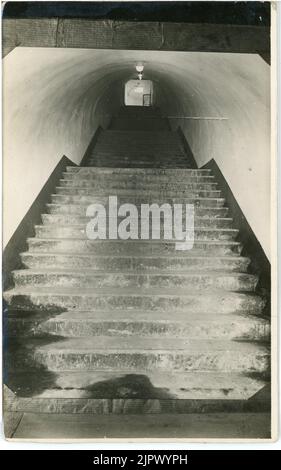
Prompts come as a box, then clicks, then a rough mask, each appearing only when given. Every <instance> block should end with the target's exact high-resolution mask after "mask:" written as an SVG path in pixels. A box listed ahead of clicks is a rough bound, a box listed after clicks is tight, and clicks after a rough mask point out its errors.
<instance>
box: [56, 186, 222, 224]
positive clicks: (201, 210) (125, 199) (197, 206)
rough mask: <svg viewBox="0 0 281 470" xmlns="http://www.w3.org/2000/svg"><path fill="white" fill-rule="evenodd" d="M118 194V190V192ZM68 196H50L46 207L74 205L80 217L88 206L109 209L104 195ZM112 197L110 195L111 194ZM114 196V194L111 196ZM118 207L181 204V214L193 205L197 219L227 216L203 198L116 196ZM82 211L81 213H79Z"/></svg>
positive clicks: (139, 195)
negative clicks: (188, 205)
mask: <svg viewBox="0 0 281 470" xmlns="http://www.w3.org/2000/svg"><path fill="white" fill-rule="evenodd" d="M118 192H120V190H119V191H118ZM68 193H70V194H52V197H51V201H52V202H51V205H49V204H47V207H48V208H49V207H50V208H52V207H53V204H60V205H65V204H71V205H76V207H73V208H71V211H74V210H75V212H76V213H79V214H80V215H83V214H86V210H87V207H88V206H89V205H90V204H102V205H103V206H104V207H105V208H106V209H108V208H109V197H108V195H106V194H100V195H92V196H89V195H83V194H74V195H73V194H71V191H68ZM111 196H112V194H111ZM113 196H114V194H113ZM117 203H118V206H120V205H121V204H128V203H130V204H134V205H135V206H136V207H137V209H138V211H140V210H141V205H142V204H150V205H151V204H158V205H159V206H161V205H162V204H170V205H171V206H173V205H174V204H182V209H183V213H185V204H193V205H194V213H195V215H196V216H198V217H211V216H215V217H219V218H224V217H226V216H227V214H228V208H227V207H224V206H223V205H222V204H221V202H219V204H218V202H217V200H216V199H215V200H214V199H208V200H207V201H206V200H205V199H204V198H197V199H190V198H188V197H185V196H183V197H180V196H172V195H167V196H166V198H165V196H164V195H160V196H159V195H156V194H155V195H154V194H152V195H151V194H149V195H148V194H145V193H143V194H135V195H134V194H132V192H131V193H128V194H127V195H126V194H118V195H117ZM81 211H83V212H81Z"/></svg>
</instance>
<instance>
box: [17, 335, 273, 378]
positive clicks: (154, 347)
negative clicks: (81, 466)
mask: <svg viewBox="0 0 281 470" xmlns="http://www.w3.org/2000/svg"><path fill="white" fill-rule="evenodd" d="M11 341H12V340H11ZM33 341H34V340H33ZM40 341H41V340H37V341H36V342H35V341H34V342H33V343H32V340H31V339H29V345H30V349H29V353H28V354H25V355H23V354H22V351H21V350H20V349H19V350H18V351H15V352H14V363H15V365H16V367H17V368H25V367H26V366H28V365H29V364H30V361H33V363H35V364H37V365H38V366H39V365H41V366H43V367H47V368H48V370H49V371H54V372H55V371H62V370H64V371H71V370H83V371H86V370H92V371H94V370H96V369H104V370H109V371H112V370H115V371H134V372H135V371H136V370H138V369H142V370H150V371H152V370H155V369H157V370H158V371H182V372H183V373H184V372H187V371H200V372H203V371H210V372H211V371H213V372H214V371H219V372H234V371H235V372H243V373H244V374H249V373H260V374H263V373H266V372H267V371H268V368H269V357H270V351H269V348H267V347H266V346H263V345H262V344H259V343H255V344H253V343H249V342H243V341H242V342H241V341H228V340H205V339H204V340H193V339H187V338H150V337H139V336H128V337H123V336H122V337H118V336H112V337H110V336H95V337H92V338H85V337H81V338H67V339H63V340H59V341H53V342H49V343H47V344H46V341H44V340H42V343H40Z"/></svg>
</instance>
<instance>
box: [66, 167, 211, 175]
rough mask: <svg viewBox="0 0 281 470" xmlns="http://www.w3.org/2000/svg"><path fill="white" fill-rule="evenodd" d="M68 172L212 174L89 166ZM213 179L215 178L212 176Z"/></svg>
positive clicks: (164, 169)
mask: <svg viewBox="0 0 281 470" xmlns="http://www.w3.org/2000/svg"><path fill="white" fill-rule="evenodd" d="M66 169H67V171H69V172H70V173H72V172H73V173H77V172H81V173H82V172H84V171H85V172H94V171H96V172H97V173H118V172H119V173H124V174H125V173H137V172H139V173H157V172H158V173H162V174H163V173H182V172H184V173H190V172H194V173H197V172H198V174H200V173H211V170H210V169H208V168H198V169H197V168H181V169H179V168H167V169H166V168H151V169H144V168H138V167H135V168H122V167H120V168H118V167H112V168H109V167H107V166H99V167H88V166H67V167H66ZM212 177H213V176H212Z"/></svg>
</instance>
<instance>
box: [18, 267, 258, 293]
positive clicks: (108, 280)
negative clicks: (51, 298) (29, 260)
mask: <svg viewBox="0 0 281 470" xmlns="http://www.w3.org/2000/svg"><path fill="white" fill-rule="evenodd" d="M28 271H29V270H22V271H17V272H14V273H13V277H14V281H15V285H16V286H18V287H27V286H34V287H35V286H39V287H40V286H41V287H59V286H61V287H76V288H79V287H84V288H91V287H92V288H95V289H97V288H105V287H106V288H110V287H120V288H126V287H133V288H137V289H141V288H144V289H145V288H147V289H148V288H163V289H165V288H175V289H176V290H178V289H188V288H189V289H194V290H201V289H223V290H226V291H236V292H253V291H254V290H255V288H256V285H257V278H256V277H255V276H251V275H249V274H245V275H244V276H243V275H240V276H239V277H237V276H235V277H234V276H231V275H227V274H224V275H221V276H219V275H217V276H208V274H198V275H192V274H191V275H175V274H174V275H173V274H170V275H153V274H151V275H147V274H140V275H135V274H131V275H127V274H117V273H116V274H113V273H105V274H103V275H99V274H94V273H92V274H87V273H85V272H80V273H75V272H72V273H64V274H62V273H54V274H53V273H29V272H28Z"/></svg>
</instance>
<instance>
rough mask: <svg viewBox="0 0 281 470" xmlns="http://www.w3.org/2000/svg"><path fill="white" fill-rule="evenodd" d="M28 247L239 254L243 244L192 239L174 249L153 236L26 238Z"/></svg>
mask: <svg viewBox="0 0 281 470" xmlns="http://www.w3.org/2000/svg"><path fill="white" fill-rule="evenodd" d="M27 242H28V245H29V250H30V251H40V252H45V253H48V252H51V253H52V252H56V253H81V254H83V253H86V254H89V255H90V254H92V255H94V254H95V255H107V256H109V255H111V256H118V255H119V256H124V255H127V256H130V255H131V256H137V255H140V256H152V255H154V256H156V255H158V256H168V255H171V254H172V256H179V257H181V258H185V257H188V258H189V257H191V256H197V255H200V256H201V257H202V256H206V257H211V256H238V255H240V254H241V251H242V246H241V244H240V243H239V242H236V241H226V240H223V241H222V240H221V241H215V240H195V242H194V246H193V248H192V250H186V251H180V252H179V251H177V250H176V249H175V242H169V241H168V240H165V241H163V240H162V241H156V240H154V241H153V240H146V241H145V240H137V241H136V240H88V239H86V238H84V239H83V238H80V239H75V238H73V239H68V238H61V239H59V238H50V237H49V238H46V239H44V238H29V239H28V240H27Z"/></svg>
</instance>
